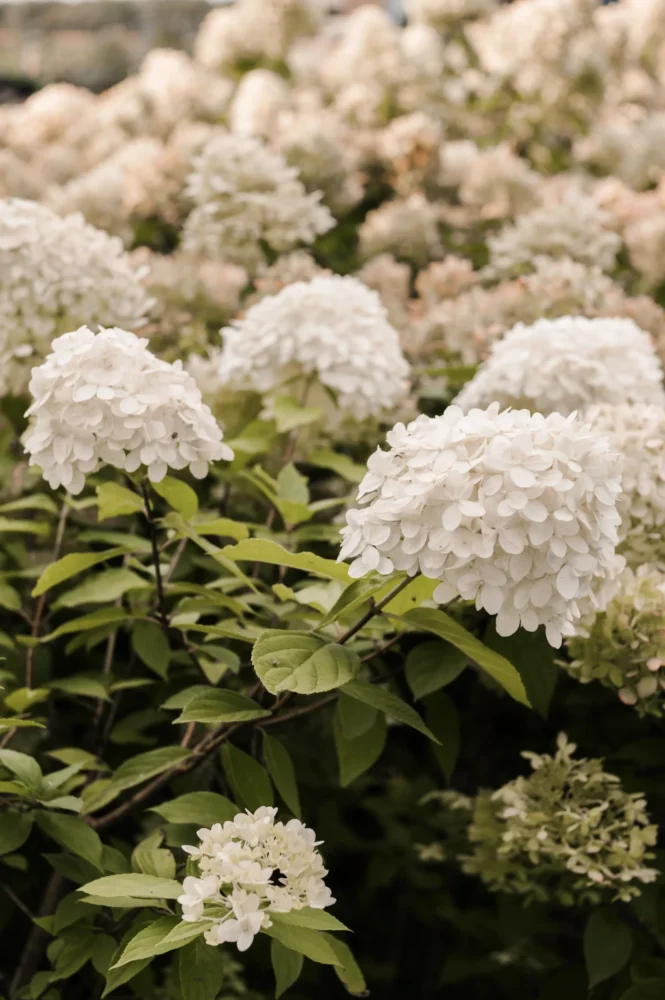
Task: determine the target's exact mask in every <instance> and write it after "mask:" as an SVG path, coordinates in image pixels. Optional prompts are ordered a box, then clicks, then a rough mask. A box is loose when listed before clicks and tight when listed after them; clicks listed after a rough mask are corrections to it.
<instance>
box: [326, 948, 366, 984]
mask: <svg viewBox="0 0 665 1000" xmlns="http://www.w3.org/2000/svg"><path fill="white" fill-rule="evenodd" d="M326 938H327V941H328V944H329V945H330V947H331V948H332V950H333V951H334V953H335V955H336V956H337V958H338V959H339V961H340V965H336V966H335V972H336V973H337V976H338V977H339V979H340V981H341V982H342V983H343V984H344V986H345V987H346V989H347V992H348V993H350V994H351V995H352V996H354V997H366V996H369V991H368V989H367V983H366V982H365V977H364V976H363V974H362V970H361V968H360V966H359V965H358V963H357V962H356V960H355V958H354V957H353V953H352V951H351V949H350V948H349V946H348V944H347V943H346V942H345V941H340V940H339V938H336V937H333V935H332V934H326Z"/></svg>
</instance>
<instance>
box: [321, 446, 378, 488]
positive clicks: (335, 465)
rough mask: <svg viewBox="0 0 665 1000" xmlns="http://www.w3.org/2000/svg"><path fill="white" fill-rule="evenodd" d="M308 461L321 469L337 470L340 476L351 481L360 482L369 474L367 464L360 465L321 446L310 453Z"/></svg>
mask: <svg viewBox="0 0 665 1000" xmlns="http://www.w3.org/2000/svg"><path fill="white" fill-rule="evenodd" d="M307 461H308V462H309V463H310V464H311V465H316V466H318V468H320V469H330V471H331V472H336V473H337V475H338V476H341V477H342V479H346V480H348V482H350V483H360V482H362V480H363V479H364V478H365V476H366V475H367V466H366V465H360V464H359V463H357V462H354V461H352V459H350V458H348V457H347V456H346V455H341V454H340V453H339V452H336V451H328V450H326V449H323V448H321V449H319V450H318V451H314V452H312V454H311V455H308V456H307Z"/></svg>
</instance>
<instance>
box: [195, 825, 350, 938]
mask: <svg viewBox="0 0 665 1000" xmlns="http://www.w3.org/2000/svg"><path fill="white" fill-rule="evenodd" d="M276 814H277V810H276V809H274V808H272V807H269V806H261V807H260V808H259V809H257V810H256V812H254V813H250V812H247V813H238V815H237V816H235V817H234V819H233V820H227V821H226V822H225V823H224V824H221V823H215V824H214V825H213V826H212V827H211V828H210V829H206V828H204V829H201V830H199V831H198V837H199V843H198V844H197V845H194V846H186V847H185V848H184V849H185V851H187V852H188V854H189V855H190V857H191V858H192V859H193V861H194V863H195V865H196V868H197V869H198V872H199V877H196V878H195V877H193V876H188V877H187V878H186V879H185V880H184V882H183V890H184V892H183V893H182V895H181V896H179V897H178V902H179V903H180V905H181V906H182V911H183V913H182V919H183V920H184V921H186V922H196V921H198V920H206V921H213V922H212V925H211V926H209V927H208V929H207V930H206V932H205V940H206V942H207V943H208V944H210V945H217V944H222V943H225V942H233V943H235V944H237V946H238V950H239V951H246V950H247V948H249V947H250V945H251V943H252V941H253V939H254V937H255V936H256V934H258V933H259V931H260V930H261V929H262V928H264V927H269V926H270V916H269V915H270V913H289V912H290V911H291V910H300V909H302V908H303V907H306V906H307V907H312V908H314V909H325V908H326V907H327V906H331V905H332V904H333V903H334V902H335V899H334V898H333V896H332V894H331V892H330V889H329V888H328V887H327V886H326V884H325V881H324V876H325V875H326V874H327V871H326V869H325V868H324V866H323V860H322V858H321V855H320V853H319V852H318V850H317V849H316V848H317V847H318V846H319V844H320V843H321V841H317V839H316V835H315V833H314V831H313V830H311V829H309V828H308V827H306V826H304V825H303V824H302V823H301V822H300V820H297V819H292V820H289V821H288V822H287V823H282V822H281V821H280V822H275V816H276ZM207 904H209V905H210V907H212V909H211V910H210V911H209V912H207V911H206V905H207ZM220 907H221V908H224V909H226V911H227V912H226V913H224V914H223V915H222V916H221V917H220V916H219V908H220Z"/></svg>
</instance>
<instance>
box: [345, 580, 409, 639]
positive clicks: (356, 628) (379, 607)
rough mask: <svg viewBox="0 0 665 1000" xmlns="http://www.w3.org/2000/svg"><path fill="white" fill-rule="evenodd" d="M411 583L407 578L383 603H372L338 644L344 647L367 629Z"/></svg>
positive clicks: (394, 588)
mask: <svg viewBox="0 0 665 1000" xmlns="http://www.w3.org/2000/svg"><path fill="white" fill-rule="evenodd" d="M410 583H411V577H408V576H407V577H406V579H404V580H401V581H400V583H398V584H397V586H396V587H393V589H392V590H391V591H390V593H389V594H386V596H385V597H384V598H383V600H382V601H379V603H378V604H374V603H372V604H371V605H370V607H369V608H368V610H367V611H366V612H365V614H364V615H363V616H362V618H359V619H358V621H357V622H356V623H355V625H352V626H351V628H350V629H348V630H347V631H346V632H345V633H344V635H342V636H340V638H339V639H338V640H337V644H338V645H339V646H343V645H344V643H345V642H348V640H349V639H351V638H352V637H353V636H354V635H356V633H357V632H360V630H361V629H362V628H364V627H365V625H366V624H367V622H368V621H371V619H372V618H374V616H375V615H378V614H380V613H381V611H383V609H384V608H385V606H386V605H387V604H390V602H391V601H392V599H393V598H394V597H397V595H398V594H399V593H401V591H403V590H404V588H405V587H407V586H408V585H409V584H410Z"/></svg>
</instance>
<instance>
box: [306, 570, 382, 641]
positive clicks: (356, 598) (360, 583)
mask: <svg viewBox="0 0 665 1000" xmlns="http://www.w3.org/2000/svg"><path fill="white" fill-rule="evenodd" d="M385 585H386V581H385V580H379V581H376V580H373V579H371V578H370V579H365V578H363V579H360V580H354V581H353V582H352V583H350V584H349V585H348V587H345V588H344V590H343V591H342V593H341V594H340V596H339V597H338V598H337V600H336V601H335V603H334V604H333V606H332V608H331V609H330V611H329V612H328V614H327V615H325V616H324V618H323V619H322V620H321V621H320V622H319V624H318V626H317V628H320V629H321V628H324V626H326V625H331V624H332V622H336V621H337V619H338V618H341V617H342V615H349V614H351V612H352V611H355V610H356V608H359V607H362V605H363V604H365V602H366V601H368V600H369V598H370V597H373V596H374V595H375V594H376V593H377V592H378V591H380V590H383V588H384V587H385Z"/></svg>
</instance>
